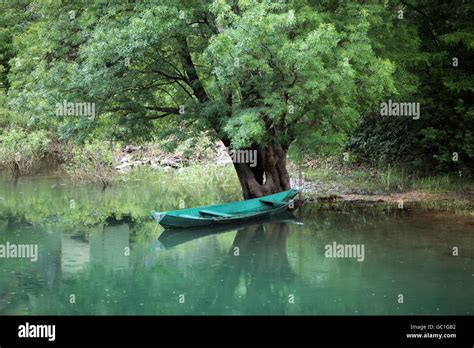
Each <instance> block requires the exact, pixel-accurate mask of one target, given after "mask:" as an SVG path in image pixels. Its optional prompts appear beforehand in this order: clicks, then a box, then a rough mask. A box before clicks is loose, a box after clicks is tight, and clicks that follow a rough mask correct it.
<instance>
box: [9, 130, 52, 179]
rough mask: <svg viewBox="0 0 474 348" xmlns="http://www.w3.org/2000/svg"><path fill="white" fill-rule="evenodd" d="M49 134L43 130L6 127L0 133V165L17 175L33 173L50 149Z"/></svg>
mask: <svg viewBox="0 0 474 348" xmlns="http://www.w3.org/2000/svg"><path fill="white" fill-rule="evenodd" d="M48 144H49V139H48V134H47V133H46V132H45V131H43V130H38V131H28V132H27V131H25V130H23V129H20V128H9V129H4V130H3V133H1V134H0V167H2V168H5V169H9V170H11V171H12V173H13V175H14V176H15V177H18V176H21V175H26V174H31V173H32V172H33V171H34V170H35V169H36V168H37V167H38V166H39V164H40V163H41V159H42V158H43V157H44V155H45V154H46V152H47V150H48Z"/></svg>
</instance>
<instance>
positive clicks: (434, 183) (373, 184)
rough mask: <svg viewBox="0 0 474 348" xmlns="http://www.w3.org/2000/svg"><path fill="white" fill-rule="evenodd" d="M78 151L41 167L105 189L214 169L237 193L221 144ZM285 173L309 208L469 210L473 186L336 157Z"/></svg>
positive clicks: (455, 178)
mask: <svg viewBox="0 0 474 348" xmlns="http://www.w3.org/2000/svg"><path fill="white" fill-rule="evenodd" d="M60 150H61V151H58V150H55V151H56V152H58V153H65V151H66V149H65V148H64V147H63V148H62V149H60ZM76 150H78V149H76ZM80 150H81V152H78V151H71V152H72V155H62V156H57V155H56V156H51V155H50V156H45V157H44V160H43V162H45V160H46V159H50V160H51V158H61V159H62V161H63V163H62V164H60V165H57V166H56V167H57V168H59V171H57V172H56V174H57V175H60V176H64V175H66V176H68V177H70V178H71V179H72V180H73V181H77V182H87V181H98V182H101V183H102V185H103V187H104V188H105V187H107V186H109V185H115V184H118V183H119V182H120V181H127V180H128V179H129V178H133V179H132V180H135V179H137V180H140V177H141V176H142V174H143V173H144V175H145V176H150V177H153V176H155V177H159V176H160V174H159V172H174V171H176V172H179V173H180V176H189V177H195V176H200V175H202V173H203V172H207V171H208V170H209V168H211V167H215V168H216V171H217V172H220V173H222V175H223V176H225V177H226V178H227V179H226V182H227V184H228V185H230V184H229V182H232V183H233V184H232V185H233V186H235V187H234V189H235V190H236V191H238V189H239V184H238V179H237V176H236V174H235V171H234V169H233V166H232V160H231V158H230V156H229V155H228V154H227V150H226V148H225V146H224V145H223V144H222V143H220V142H218V143H212V142H210V141H208V140H206V141H201V143H198V144H184V145H183V146H180V147H178V148H176V149H174V151H167V150H165V149H164V148H163V147H160V146H159V145H157V144H148V145H141V146H135V145H124V146H121V147H116V146H115V147H111V146H109V145H107V146H105V145H104V146H102V145H101V146H93V147H91V148H88V147H84V148H81V149H80ZM69 151H70V150H69ZM104 159H107V160H104ZM39 167H41V166H39ZM288 171H289V173H290V176H291V186H292V187H295V188H299V189H301V190H302V192H303V196H304V199H305V201H306V202H308V203H318V204H325V205H331V206H334V205H337V204H350V205H354V206H355V205H361V204H380V205H390V206H395V207H399V208H401V209H405V208H406V207H410V206H415V205H416V206H424V207H428V208H434V209H458V210H465V211H468V212H469V211H474V181H473V180H472V179H468V178H465V177H463V176H462V173H459V174H457V175H456V174H450V175H449V174H443V175H433V176H420V175H416V174H414V173H410V172H408V171H407V170H402V169H398V168H393V167H390V166H387V167H378V168H376V167H371V166H368V165H363V164H360V163H354V162H350V161H344V160H343V158H342V157H340V156H339V157H329V158H324V159H315V158H311V159H306V160H302V161H301V160H300V161H298V162H297V161H295V160H292V159H291V158H290V159H289V161H288ZM43 174H44V172H43Z"/></svg>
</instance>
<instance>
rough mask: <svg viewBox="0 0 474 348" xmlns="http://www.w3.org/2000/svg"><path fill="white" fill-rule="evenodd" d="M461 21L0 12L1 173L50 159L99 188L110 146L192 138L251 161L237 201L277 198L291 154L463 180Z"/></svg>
mask: <svg viewBox="0 0 474 348" xmlns="http://www.w3.org/2000/svg"><path fill="white" fill-rule="evenodd" d="M473 10H474V3H473V2H470V1H462V0H458V1H448V2H445V1H427V0H402V1H399V0H388V1H325V0H321V1H316V0H294V1H291V0H288V1H284V0H282V1H252V0H240V1H224V0H216V1H183V2H178V1H172V0H161V1H160V0H157V1H98V0H96V1H92V0H91V1H71V2H69V1H40V0H38V1H24V0H19V1H14V0H12V1H4V2H0V166H2V167H4V168H7V169H9V170H11V171H12V172H13V173H14V175H15V176H19V175H23V174H28V173H32V172H34V170H35V168H36V167H37V166H38V162H39V161H41V159H44V158H46V157H48V158H53V159H54V160H55V161H58V162H63V163H66V164H67V165H68V166H69V168H71V167H74V166H75V165H76V166H77V165H78V164H83V163H84V162H87V161H94V165H95V167H98V168H99V170H102V171H103V172H104V173H105V174H103V175H107V173H108V170H110V168H109V167H110V165H109V164H110V163H111V161H112V159H111V156H112V155H111V154H110V149H112V148H113V147H114V146H123V145H126V144H131V143H133V144H141V143H154V142H160V143H162V144H166V145H167V146H168V147H171V148H172V147H174V146H177V144H179V143H182V142H184V141H187V140H189V139H199V138H202V137H205V138H207V139H210V140H211V141H219V140H220V141H222V142H223V144H224V145H225V146H227V147H230V148H233V149H247V150H252V151H256V154H257V159H258V161H257V162H256V163H257V165H255V166H251V165H249V164H248V163H234V167H235V170H236V173H237V176H238V178H239V181H240V184H241V187H242V190H243V193H244V197H245V198H250V197H258V196H262V195H266V194H270V193H274V192H278V191H282V190H286V189H288V188H289V187H290V176H289V174H288V170H287V163H286V162H287V157H288V155H290V156H291V158H294V159H295V160H298V159H301V158H308V157H312V156H341V157H342V156H346V155H347V154H350V157H351V160H352V161H356V162H359V163H368V164H370V165H373V166H376V165H377V166H379V165H382V166H397V167H401V168H405V169H406V170H407V171H409V172H416V173H420V175H435V174H438V173H451V174H453V175H456V176H463V177H472V174H473V172H474V161H473V160H474V108H473V100H474V98H473V95H472V94H473V91H474V83H473V75H472V70H473V49H474V32H473V25H472V18H473ZM192 144H194V143H192ZM191 148H192V149H194V151H200V149H199V148H198V147H193V146H191ZM97 154H100V155H99V156H98V157H97Z"/></svg>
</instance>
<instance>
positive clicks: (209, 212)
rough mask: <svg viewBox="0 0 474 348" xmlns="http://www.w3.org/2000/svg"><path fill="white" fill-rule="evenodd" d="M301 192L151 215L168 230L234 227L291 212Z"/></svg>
mask: <svg viewBox="0 0 474 348" xmlns="http://www.w3.org/2000/svg"><path fill="white" fill-rule="evenodd" d="M297 193H298V190H294V189H292V190H288V191H283V192H279V193H275V194H273V195H268V196H264V197H260V198H253V199H247V200H244V201H238V202H231V203H225V204H220V205H208V206H204V207H197V208H189V209H181V210H173V211H168V212H156V211H152V212H151V216H152V218H153V219H154V220H155V221H156V222H158V223H159V224H160V225H162V226H163V227H165V228H188V227H198V226H209V225H218V224H226V223H235V222H240V221H247V220H251V219H260V218H263V217H267V216H272V215H276V214H279V213H281V212H283V211H285V210H287V209H288V205H289V202H290V200H291V199H293V198H294V197H295V196H296V194H297Z"/></svg>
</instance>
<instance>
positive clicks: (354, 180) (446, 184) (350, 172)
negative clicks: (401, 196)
mask: <svg viewBox="0 0 474 348" xmlns="http://www.w3.org/2000/svg"><path fill="white" fill-rule="evenodd" d="M304 177H305V178H306V179H307V180H310V181H318V182H320V183H322V184H328V185H329V184H330V185H335V186H336V187H340V188H341V189H347V190H351V191H355V192H362V193H373V194H375V193H392V192H407V191H415V190H421V191H424V192H428V193H445V192H466V191H473V190H474V180H472V179H468V178H464V177H459V176H457V175H453V174H442V175H435V176H420V175H418V174H416V173H409V172H408V171H407V170H405V169H400V168H395V167H391V166H388V167H385V168H341V167H338V168H334V167H331V166H322V167H320V168H317V169H307V170H304Z"/></svg>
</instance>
